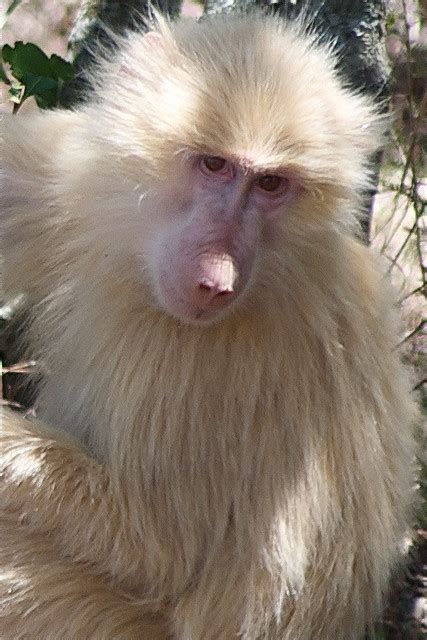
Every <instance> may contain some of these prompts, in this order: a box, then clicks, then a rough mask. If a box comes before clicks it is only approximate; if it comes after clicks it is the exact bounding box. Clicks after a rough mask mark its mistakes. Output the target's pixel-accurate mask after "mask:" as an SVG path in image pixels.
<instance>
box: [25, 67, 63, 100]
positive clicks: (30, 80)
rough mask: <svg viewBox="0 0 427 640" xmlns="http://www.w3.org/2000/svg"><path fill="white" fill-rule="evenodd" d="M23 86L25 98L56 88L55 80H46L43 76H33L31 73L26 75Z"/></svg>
mask: <svg viewBox="0 0 427 640" xmlns="http://www.w3.org/2000/svg"><path fill="white" fill-rule="evenodd" d="M24 85H25V98H29V97H30V96H37V95H42V94H43V93H46V92H47V91H50V90H51V89H55V91H56V89H57V88H58V82H57V80H54V79H53V78H46V77H45V76H35V75H33V74H32V73H27V74H26V76H25V78H24Z"/></svg>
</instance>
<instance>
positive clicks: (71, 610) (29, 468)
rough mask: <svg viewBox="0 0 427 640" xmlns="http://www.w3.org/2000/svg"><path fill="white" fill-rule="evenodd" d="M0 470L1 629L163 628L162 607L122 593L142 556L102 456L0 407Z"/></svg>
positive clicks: (96, 638) (155, 635) (88, 632)
mask: <svg viewBox="0 0 427 640" xmlns="http://www.w3.org/2000/svg"><path fill="white" fill-rule="evenodd" d="M0 478H1V481H0V566H1V567H2V573H1V577H0V601H1V604H2V607H1V612H0V636H1V637H2V638H5V640H6V639H7V640H12V638H13V640H20V639H21V638H22V640H24V639H25V640H28V639H29V638H32V639H34V640H35V639H37V640H38V639H39V638H40V639H41V638H43V640H49V639H51V640H57V639H58V638H60V637H64V635H63V634H64V629H67V630H68V631H67V638H68V639H69V640H85V639H86V638H87V639H88V640H89V638H90V639H91V640H101V639H104V638H105V640H107V639H108V640H110V639H111V638H113V637H114V638H121V639H123V640H126V639H129V640H130V639H131V638H132V639H134V638H140V639H141V640H144V639H145V638H146V639H147V640H165V639H166V638H167V637H168V634H167V631H166V627H165V622H164V619H163V618H161V617H160V614H155V613H153V612H152V610H151V611H150V610H149V609H148V607H146V606H145V605H142V604H141V603H138V601H137V600H136V599H135V598H133V597H132V596H130V595H127V594H126V593H125V588H128V587H130V588H132V586H133V584H134V583H133V575H135V576H136V574H137V571H138V568H139V569H140V563H141V560H140V558H139V559H138V561H137V559H136V558H133V557H132V555H131V550H130V546H129V544H128V541H127V540H126V536H125V535H124V533H123V531H122V528H121V525H120V521H119V515H118V510H117V508H116V507H115V503H114V499H113V496H112V492H111V487H110V481H109V478H108V475H107V473H106V471H105V469H104V468H103V467H102V465H100V464H99V463H97V462H96V461H95V460H92V459H91V458H90V457H89V456H87V455H86V454H85V453H84V452H83V451H82V450H80V449H79V448H78V447H77V446H76V445H75V444H74V443H72V442H71V441H70V440H68V439H67V438H66V437H65V436H62V435H61V434H57V433H56V432H54V431H52V430H51V429H48V428H47V427H45V426H43V425H41V424H39V423H37V422H30V421H28V420H25V419H23V418H22V417H21V416H19V415H14V414H12V413H9V412H8V411H5V410H3V412H2V413H1V423H0ZM126 545H127V546H126ZM130 570H132V571H133V574H132V575H131V574H130V573H129V571H130ZM139 579H140V580H141V573H140V574H139ZM135 580H136V577H135ZM121 585H123V589H121Z"/></svg>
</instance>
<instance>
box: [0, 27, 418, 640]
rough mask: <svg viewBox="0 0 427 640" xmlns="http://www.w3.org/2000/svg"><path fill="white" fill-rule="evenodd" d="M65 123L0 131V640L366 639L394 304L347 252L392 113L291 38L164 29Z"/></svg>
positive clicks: (400, 497)
mask: <svg viewBox="0 0 427 640" xmlns="http://www.w3.org/2000/svg"><path fill="white" fill-rule="evenodd" d="M155 32H156V35H155V37H146V36H144V35H143V34H132V35H129V36H126V37H124V38H123V39H122V40H120V41H119V43H118V50H117V53H116V54H115V55H114V56H110V58H109V59H108V60H103V59H100V60H99V61H98V64H97V65H96V69H95V70H94V71H93V77H92V78H91V84H92V85H93V86H94V92H93V95H92V97H91V98H90V99H89V100H88V101H87V103H85V104H84V105H83V106H81V107H80V109H79V110H77V111H53V112H45V113H36V114H33V115H22V116H21V115H19V116H13V117H8V116H5V117H4V123H3V150H2V167H3V168H2V172H3V173H2V184H1V199H2V211H3V213H2V220H3V234H4V235H3V237H4V253H5V256H4V267H5V274H4V278H5V287H6V292H7V295H8V296H13V295H16V294H18V293H22V292H24V293H25V294H26V296H27V300H28V303H29V304H28V306H29V311H28V313H29V321H28V322H27V325H26V330H25V344H26V345H27V346H26V349H27V350H28V353H30V354H31V356H32V357H36V358H37V360H38V361H39V362H40V364H41V368H42V370H43V371H44V372H45V374H44V375H43V377H42V379H41V380H39V393H38V401H37V406H36V411H37V416H38V420H39V421H36V420H31V421H28V420H24V419H23V418H22V417H20V416H18V415H16V414H12V413H10V412H5V413H4V415H3V420H2V425H1V434H2V436H1V437H2V443H1V444H2V446H1V454H0V466H1V470H0V472H1V478H2V482H1V494H0V495H1V504H0V507H1V510H2V511H1V514H2V516H1V521H0V522H1V524H0V527H1V529H2V530H1V534H0V540H1V543H0V549H1V551H0V556H1V565H2V567H3V571H4V572H3V577H2V582H1V587H0V589H1V601H2V609H1V616H2V617H1V621H0V632H1V633H0V635H2V637H3V638H5V639H7V640H12V639H13V640H24V639H28V638H34V639H39V638H40V639H41V638H43V640H58V639H59V638H67V640H84V639H86V638H87V639H88V640H89V639H91V640H93V639H95V640H101V639H106V640H111V639H112V638H120V639H121V640H124V639H128V640H131V639H132V640H135V638H141V639H144V640H155V639H158V640H166V639H167V638H173V639H175V640H232V639H233V638H236V639H237V638H241V639H243V640H260V639H267V640H332V639H333V640H356V639H358V640H360V639H361V638H362V637H363V634H364V633H365V632H366V630H369V629H370V628H371V627H372V625H373V624H374V621H375V619H376V617H377V616H378V615H379V613H380V611H381V606H382V602H383V598H384V595H385V593H386V590H387V584H388V580H389V576H390V572H391V571H392V569H393V567H394V566H395V564H396V562H397V561H398V556H399V543H400V541H401V539H402V536H403V534H404V532H405V529H406V526H407V522H408V517H409V516H408V513H409V509H410V503H411V486H412V458H413V438H412V428H411V425H412V423H413V419H414V409H413V405H412V401H411V399H410V394H409V391H408V389H409V386H408V381H407V376H406V373H405V372H404V371H403V369H402V367H401V365H400V363H399V359H398V355H397V354H396V351H395V345H396V344H397V341H398V339H397V333H396V328H395V320H394V317H393V311H392V296H391V294H390V292H389V291H388V287H387V284H386V282H385V281H384V278H383V276H382V275H381V271H380V268H379V266H378V264H377V261H376V259H375V257H374V256H373V255H372V254H371V252H370V251H369V250H368V249H367V248H366V247H364V246H362V244H361V243H360V242H359V241H358V240H357V239H355V238H356V235H357V228H358V219H359V218H360V211H361V201H362V197H361V193H362V192H363V190H364V189H366V187H367V185H368V184H369V180H370V176H369V170H368V166H369V157H370V156H371V154H372V153H373V152H374V151H375V150H377V149H378V148H379V146H380V145H381V139H382V135H383V131H384V127H385V124H384V120H383V118H382V117H380V116H379V115H378V113H377V111H376V109H375V107H374V105H373V103H372V102H371V100H370V99H369V98H366V97H363V96H362V95H360V94H355V93H352V92H351V91H350V90H349V89H348V88H346V87H344V86H343V83H342V81H341V79H340V78H339V77H338V76H337V74H336V71H335V60H334V58H333V54H332V53H331V48H330V47H328V48H324V47H323V48H322V46H319V45H318V44H317V43H316V40H315V37H314V36H313V34H311V35H310V34H309V33H308V32H307V30H305V29H304V27H303V26H301V25H298V24H295V23H294V24H287V23H285V22H282V21H280V20H279V19H277V18H273V17H268V16H261V15H251V16H247V17H243V16H234V17H233V16H231V15H227V16H226V17H212V18H208V19H204V20H203V21H201V22H199V23H196V22H191V21H184V20H181V21H177V22H176V23H175V24H172V25H171V26H168V25H166V24H164V23H163V22H162V21H161V20H159V22H158V24H157V26H156V27H155Z"/></svg>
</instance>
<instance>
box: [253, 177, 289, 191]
mask: <svg viewBox="0 0 427 640" xmlns="http://www.w3.org/2000/svg"><path fill="white" fill-rule="evenodd" d="M255 184H256V186H257V187H258V188H259V189H261V190H262V191H267V192H268V193H277V192H279V191H280V192H282V191H285V190H286V188H287V186H288V180H287V178H284V177H283V176H276V175H273V174H272V175H270V174H267V175H265V176H260V177H259V178H257V180H256V183H255Z"/></svg>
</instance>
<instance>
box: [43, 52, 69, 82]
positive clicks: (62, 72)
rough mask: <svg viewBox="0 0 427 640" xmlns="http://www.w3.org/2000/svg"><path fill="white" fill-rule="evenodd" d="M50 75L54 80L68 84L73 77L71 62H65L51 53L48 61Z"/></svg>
mask: <svg viewBox="0 0 427 640" xmlns="http://www.w3.org/2000/svg"><path fill="white" fill-rule="evenodd" d="M49 62H50V67H51V70H52V73H54V74H55V77H56V78H61V80H64V82H69V81H70V80H72V78H73V76H74V67H73V65H72V64H71V62H67V61H66V60H64V58H61V57H60V56H57V55H56V54H55V53H53V54H52V55H51V56H50V59H49Z"/></svg>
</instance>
